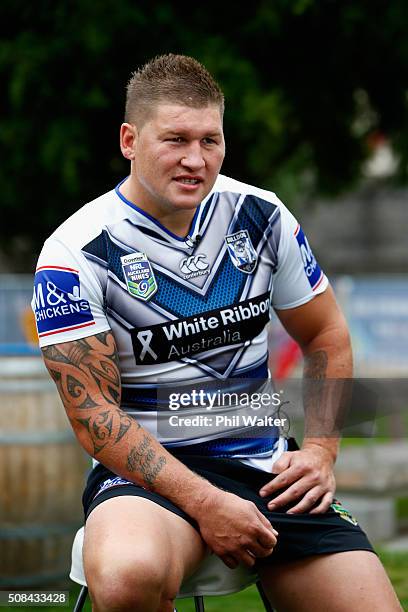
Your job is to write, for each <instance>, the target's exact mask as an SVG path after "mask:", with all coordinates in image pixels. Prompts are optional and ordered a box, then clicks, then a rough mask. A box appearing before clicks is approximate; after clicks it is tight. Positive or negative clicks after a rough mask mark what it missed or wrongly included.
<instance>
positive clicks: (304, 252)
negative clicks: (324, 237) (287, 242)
mask: <svg viewBox="0 0 408 612" xmlns="http://www.w3.org/2000/svg"><path fill="white" fill-rule="evenodd" d="M295 237H296V240H297V243H298V245H299V249H300V255H301V257H302V261H303V267H304V269H305V274H306V276H307V279H308V281H309V283H310V286H311V287H312V289H315V288H316V287H317V285H318V284H319V283H320V281H321V279H322V277H323V272H322V271H321V269H320V266H319V264H318V263H317V261H316V258H315V256H314V255H313V252H312V249H311V248H310V245H309V242H308V240H307V238H306V236H305V235H304V233H303V230H302V228H301V227H300V225H298V226H297V228H296V231H295Z"/></svg>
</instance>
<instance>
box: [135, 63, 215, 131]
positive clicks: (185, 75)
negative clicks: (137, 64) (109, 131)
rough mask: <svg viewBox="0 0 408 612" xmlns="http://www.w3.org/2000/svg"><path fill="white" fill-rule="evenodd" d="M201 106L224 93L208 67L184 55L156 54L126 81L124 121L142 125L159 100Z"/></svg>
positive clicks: (213, 102) (213, 100)
mask: <svg viewBox="0 0 408 612" xmlns="http://www.w3.org/2000/svg"><path fill="white" fill-rule="evenodd" d="M166 102H167V103H169V102H170V103H175V104H183V105H185V106H190V107H193V108H202V107H205V106H208V105H210V104H213V105H217V106H218V107H219V109H220V114H221V117H222V116H223V113H224V94H223V93H222V91H221V88H220V86H219V85H218V83H216V81H215V80H214V78H213V77H212V76H211V74H210V73H209V72H208V70H207V69H206V68H205V67H204V66H203V65H202V64H200V62H198V61H197V60H195V59H193V58H192V57H188V56H186V55H175V54H173V53H169V54H167V55H159V56H157V57H155V58H154V59H152V60H150V61H149V62H147V64H145V65H144V66H142V67H141V68H139V70H137V71H135V72H133V74H132V76H131V78H130V80H129V82H128V84H127V96H126V111H125V122H126V123H135V124H136V125H138V126H141V125H143V123H144V122H145V121H146V120H147V118H148V117H149V116H150V115H151V114H152V112H154V110H155V108H156V106H157V105H158V104H160V103H166Z"/></svg>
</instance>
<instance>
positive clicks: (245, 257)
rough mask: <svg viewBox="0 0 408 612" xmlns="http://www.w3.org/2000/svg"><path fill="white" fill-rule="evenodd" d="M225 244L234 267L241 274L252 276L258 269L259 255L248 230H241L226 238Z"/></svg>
mask: <svg viewBox="0 0 408 612" xmlns="http://www.w3.org/2000/svg"><path fill="white" fill-rule="evenodd" d="M225 242H226V243H227V247H228V253H229V255H230V257H231V259H232V263H233V264H234V266H235V267H236V268H238V270H241V272H245V273H246V274H251V273H252V272H253V271H254V270H255V268H256V264H257V261H258V255H257V253H256V251H255V249H254V247H253V246H252V242H251V238H250V235H249V232H248V230H246V229H244V230H240V231H239V232H235V233H234V234H229V235H228V236H225Z"/></svg>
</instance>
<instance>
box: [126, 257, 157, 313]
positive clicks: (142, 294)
mask: <svg viewBox="0 0 408 612" xmlns="http://www.w3.org/2000/svg"><path fill="white" fill-rule="evenodd" d="M120 260H121V262H122V268H123V274H124V276H125V280H126V285H127V290H128V292H129V293H130V295H133V297H136V298H139V300H143V301H145V302H147V300H150V298H151V297H152V296H153V295H154V294H155V293H156V291H157V281H156V279H155V277H154V273H153V269H152V266H151V265H150V261H149V260H148V259H147V256H146V254H145V253H132V254H131V255H124V256H123V257H121V258H120Z"/></svg>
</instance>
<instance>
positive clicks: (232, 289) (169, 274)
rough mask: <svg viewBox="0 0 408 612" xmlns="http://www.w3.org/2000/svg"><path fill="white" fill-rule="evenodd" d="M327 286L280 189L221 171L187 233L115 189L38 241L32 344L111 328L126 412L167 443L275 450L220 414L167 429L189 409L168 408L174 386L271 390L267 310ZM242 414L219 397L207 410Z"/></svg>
mask: <svg viewBox="0 0 408 612" xmlns="http://www.w3.org/2000/svg"><path fill="white" fill-rule="evenodd" d="M327 284H328V280H327V278H326V276H325V275H324V273H323V272H322V270H321V269H320V267H319V265H318V263H317V261H316V259H315V257H314V256H313V253H312V250H311V248H310V245H309V243H308V241H307V238H306V237H305V235H304V233H303V231H302V229H301V227H300V226H299V224H298V222H297V221H296V219H295V218H294V217H293V215H292V214H291V213H290V212H289V210H288V209H287V208H286V207H285V206H284V205H283V204H282V202H281V201H280V200H279V199H278V197H277V196H276V195H275V194H274V193H272V192H270V191H265V190H263V189H259V188H257V187H253V186H251V185H247V184H245V183H242V182H239V181H236V180H234V179H231V178H228V177H226V176H223V175H219V177H218V178H217V181H216V183H215V185H214V187H213V189H212V191H211V192H210V194H209V195H208V196H207V197H206V198H205V200H204V201H203V202H201V203H200V205H199V206H198V207H197V209H196V212H195V215H194V218H193V221H192V223H191V226H190V230H189V232H188V235H187V236H186V237H183V238H182V237H180V236H176V235H175V234H173V233H172V232H170V231H169V230H167V229H166V228H165V227H163V226H162V225H161V224H160V223H159V222H158V221H156V220H155V219H154V218H153V217H152V216H150V215H149V214H148V213H147V212H145V211H144V210H142V209H140V208H138V206H137V204H135V203H132V202H130V201H128V200H127V199H126V198H125V197H124V196H123V194H122V193H121V192H120V184H119V185H118V186H117V187H116V188H115V189H113V190H111V191H109V192H108V193H106V194H104V195H102V196H100V197H99V198H97V199H95V200H93V201H92V202H89V203H88V204H86V205H85V206H83V207H82V208H81V209H80V210H78V211H77V212H76V213H74V214H73V215H72V216H71V217H70V218H69V219H67V221H65V222H64V223H63V224H62V225H61V226H60V227H59V228H58V229H57V230H56V231H55V232H54V233H53V234H52V235H51V236H50V238H48V240H47V241H46V242H45V244H44V247H43V249H42V252H41V254H40V257H39V261H38V267H37V271H36V277H35V287H34V296H33V302H32V306H33V310H34V312H35V317H36V321H37V329H38V335H39V341H40V346H41V347H45V346H48V345H51V344H56V343H59V342H67V341H71V340H77V339H80V338H84V337H86V336H90V335H94V334H98V333H100V332H103V331H107V330H112V332H113V335H114V337H115V340H116V344H117V348H118V355H119V361H120V370H121V377H122V404H121V407H122V409H123V410H125V411H126V412H128V413H129V414H131V415H133V416H134V417H135V418H137V420H138V421H139V422H140V424H141V425H143V426H144V427H146V428H147V429H148V430H149V431H150V432H151V433H152V434H153V435H155V436H156V437H157V438H158V439H159V441H161V442H162V443H163V444H164V445H165V446H166V447H168V448H173V449H176V448H179V447H182V448H183V452H187V451H188V449H190V450H191V448H192V446H194V448H193V451H192V452H195V453H197V452H199V453H200V454H201V453H204V454H205V453H207V454H212V455H216V456H234V457H239V458H245V457H271V456H272V455H273V453H274V452H275V453H276V452H277V451H278V450H279V454H280V453H281V452H283V450H285V444H284V442H282V440H280V437H279V429H278V428H277V427H275V426H273V427H269V428H267V434H265V435H263V436H259V435H257V434H253V435H252V436H251V432H250V429H251V428H250V427H249V426H248V424H246V425H245V426H242V427H238V428H237V427H236V426H235V427H232V428H231V427H230V426H229V425H228V423H229V421H228V419H226V420H225V419H224V421H222V419H218V421H217V425H215V423H212V424H211V427H210V426H208V427H206V426H204V425H203V426H202V427H193V426H188V425H187V426H186V427H184V429H183V428H181V429H180V428H179V427H173V426H172V427H169V419H170V417H171V415H173V416H175V413H176V412H177V419H174V418H173V421H175V420H176V421H177V420H180V419H179V417H180V416H181V415H183V416H185V415H189V414H190V413H191V415H192V414H196V412H195V411H194V410H192V407H191V402H189V401H185V402H184V405H180V406H179V407H178V408H175V407H174V406H173V408H172V409H170V408H169V394H170V393H173V397H175V395H174V394H176V395H177V392H179V395H181V393H183V392H186V389H189V390H190V393H191V389H195V390H196V392H197V390H198V389H199V388H205V390H206V391H205V392H206V393H207V394H209V393H211V392H213V394H215V393H216V392H218V393H219V392H220V391H221V392H223V391H230V392H232V391H235V392H237V393H240V394H243V393H245V392H248V393H249V392H253V391H254V389H257V390H258V391H259V390H265V389H269V390H270V391H271V389H270V387H268V384H270V383H268V370H267V357H268V346H267V325H268V323H269V320H270V313H271V309H272V308H276V309H287V308H294V307H296V306H299V305H301V304H304V303H306V302H308V301H309V300H310V299H312V298H313V297H314V296H315V295H316V294H318V293H321V292H323V291H324V290H325V289H326V287H327ZM272 391H273V389H272ZM272 391H271V392H272ZM219 397H220V395H218V398H219ZM248 409H250V406H248V403H247V405H245V403H244V404H243V405H242V406H237V405H235V406H233V407H231V406H225V405H222V406H221V405H220V402H218V404H217V403H216V404H215V405H214V406H213V411H212V412H211V411H210V410H209V409H208V406H207V408H206V409H204V412H203V413H202V414H205V415H207V416H211V417H212V416H213V414H217V415H221V416H222V415H223V414H227V415H228V414H229V415H230V416H231V415H232V414H234V415H238V416H239V414H240V413H239V411H240V410H242V412H243V413H246V414H247V413H248ZM189 411H190V412H189ZM246 423H247V422H246ZM161 424H164V425H163V426H162V425H161ZM240 425H242V422H240ZM258 431H259V430H258ZM264 431H265V430H264ZM181 432H182V433H181ZM279 440H280V441H279Z"/></svg>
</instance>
